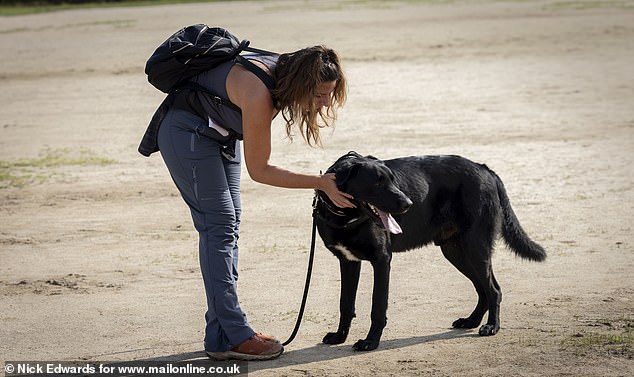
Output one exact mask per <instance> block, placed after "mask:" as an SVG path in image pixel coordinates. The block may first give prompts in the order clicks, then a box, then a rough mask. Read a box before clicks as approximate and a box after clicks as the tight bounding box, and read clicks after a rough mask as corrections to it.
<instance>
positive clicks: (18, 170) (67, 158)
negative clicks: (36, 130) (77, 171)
mask: <svg viewBox="0 0 634 377" xmlns="http://www.w3.org/2000/svg"><path fill="white" fill-rule="evenodd" d="M113 162H114V160H111V159H109V158H106V157H101V156H97V155H96V154H95V153H94V152H92V151H90V150H87V149H82V150H80V151H79V152H76V153H72V152H71V151H70V150H68V149H67V148H64V149H46V150H45V151H44V152H43V153H41V154H40V156H39V157H37V158H32V159H24V160H17V161H4V160H0V189H2V188H8V187H23V186H25V185H27V184H29V183H38V182H39V183H42V182H44V181H46V180H48V179H49V178H50V177H51V176H52V175H53V174H54V173H55V172H54V171H52V169H56V168H59V167H62V166H69V165H75V166H85V165H108V164H112V163H113Z"/></svg>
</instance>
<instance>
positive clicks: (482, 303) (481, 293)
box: [440, 238, 488, 329]
mask: <svg viewBox="0 0 634 377" xmlns="http://www.w3.org/2000/svg"><path fill="white" fill-rule="evenodd" d="M440 249H441V250H442V253H443V255H444V256H445V258H447V260H448V261H449V262H451V264H453V265H454V267H456V268H457V269H458V271H460V272H462V274H463V275H464V276H466V277H467V278H468V279H469V280H470V281H471V283H473V286H474V287H475V289H476V292H477V293H478V303H477V305H476V307H475V309H474V310H473V312H472V313H471V315H469V316H468V317H467V318H458V319H457V320H455V321H454V322H453V323H452V327H454V328H457V329H473V328H476V327H478V326H479V325H480V323H481V322H482V317H484V314H485V313H486V311H487V308H488V301H487V295H486V293H485V289H484V287H483V286H482V285H481V284H480V280H479V279H476V277H475V273H474V271H473V268H472V267H471V265H470V263H468V262H467V260H466V259H465V252H464V250H462V247H461V246H460V240H459V239H458V238H453V239H450V240H447V241H446V242H445V243H443V244H442V245H441V246H440Z"/></svg>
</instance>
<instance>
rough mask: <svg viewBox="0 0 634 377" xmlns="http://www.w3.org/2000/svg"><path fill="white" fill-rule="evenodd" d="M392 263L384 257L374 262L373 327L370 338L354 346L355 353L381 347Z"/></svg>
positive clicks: (388, 257)
mask: <svg viewBox="0 0 634 377" xmlns="http://www.w3.org/2000/svg"><path fill="white" fill-rule="evenodd" d="M390 261H391V256H390V255H389V254H386V255H385V256H384V257H381V258H379V259H378V260H376V261H374V262H372V267H373V268H374V286H373V289H372V314H371V316H370V319H371V320H372V325H371V326H370V331H368V336H367V337H366V338H365V339H360V340H359V341H358V342H356V343H355V344H354V346H353V348H354V349H355V351H372V350H373V349H376V348H377V347H378V346H379V341H380V340H381V335H382V334H383V329H384V328H385V325H386V324H387V302H388V295H389V287H390Z"/></svg>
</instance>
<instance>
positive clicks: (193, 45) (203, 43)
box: [145, 24, 274, 93]
mask: <svg viewBox="0 0 634 377" xmlns="http://www.w3.org/2000/svg"><path fill="white" fill-rule="evenodd" d="M242 51H249V52H258V53H264V54H267V55H272V54H274V53H272V52H269V51H264V50H260V49H257V48H251V47H249V41H248V40H243V41H240V40H239V39H238V38H237V37H236V36H235V35H233V34H231V33H230V32H229V31H227V30H226V29H223V28H220V27H209V26H207V25H205V24H196V25H191V26H187V27H185V28H182V29H181V30H179V31H177V32H176V33H174V34H172V36H170V37H169V38H167V40H166V41H165V42H163V43H162V44H161V45H160V46H159V47H158V48H157V49H156V51H154V53H153V54H152V56H150V58H149V59H148V61H147V63H146V64H145V73H146V74H147V78H148V81H149V82H150V84H152V85H153V86H154V87H156V88H157V89H158V90H160V91H162V92H164V93H170V92H172V91H174V90H175V89H177V88H178V87H179V86H180V85H182V84H183V83H185V82H187V80H188V79H189V78H191V77H194V76H196V75H197V74H199V73H201V72H204V71H207V70H209V69H211V68H213V67H216V66H218V65H220V64H221V63H224V62H226V61H228V60H231V59H233V58H236V57H238V55H239V54H240V52H242Z"/></svg>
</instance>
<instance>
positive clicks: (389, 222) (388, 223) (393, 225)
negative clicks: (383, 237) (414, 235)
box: [376, 208, 403, 234]
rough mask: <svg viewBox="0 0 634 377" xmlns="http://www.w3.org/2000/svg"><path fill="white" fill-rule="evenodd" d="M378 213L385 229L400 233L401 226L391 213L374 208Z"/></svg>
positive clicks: (401, 231)
mask: <svg viewBox="0 0 634 377" xmlns="http://www.w3.org/2000/svg"><path fill="white" fill-rule="evenodd" d="M376 210H377V212H378V213H379V217H380V218H381V222H382V223H383V228H385V229H387V230H388V231H389V232H390V233H392V234H401V233H403V230H402V229H401V226H400V225H398V223H397V222H396V220H395V219H394V217H392V215H391V214H389V213H386V212H383V211H381V210H380V209H378V208H377V209H376Z"/></svg>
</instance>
